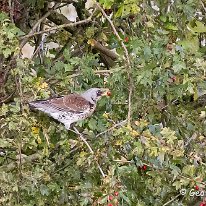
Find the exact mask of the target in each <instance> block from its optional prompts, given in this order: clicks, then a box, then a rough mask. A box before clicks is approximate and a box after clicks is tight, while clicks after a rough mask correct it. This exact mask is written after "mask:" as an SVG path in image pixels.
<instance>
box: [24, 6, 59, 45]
mask: <svg viewBox="0 0 206 206" xmlns="http://www.w3.org/2000/svg"><path fill="white" fill-rule="evenodd" d="M60 4H61V3H57V4H55V5H54V6H53V8H52V9H51V10H49V11H48V12H47V13H46V14H44V15H43V17H42V18H40V19H39V20H38V21H37V22H36V24H35V25H34V26H33V27H32V29H31V31H30V32H29V34H27V35H25V36H23V37H22V38H21V39H23V41H22V42H21V44H20V48H23V46H24V45H25V44H26V42H27V41H28V39H29V38H30V37H32V36H34V34H35V33H34V32H35V31H36V29H37V27H38V26H39V25H40V24H41V23H42V22H43V21H44V20H45V19H46V18H47V17H48V16H49V15H50V14H51V13H52V12H53V11H54V10H55V9H56V8H57V7H58V6H59V5H60Z"/></svg>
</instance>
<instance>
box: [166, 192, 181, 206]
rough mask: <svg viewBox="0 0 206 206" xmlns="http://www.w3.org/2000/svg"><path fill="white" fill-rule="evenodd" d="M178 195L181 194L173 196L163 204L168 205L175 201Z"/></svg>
mask: <svg viewBox="0 0 206 206" xmlns="http://www.w3.org/2000/svg"><path fill="white" fill-rule="evenodd" d="M179 196H181V194H178V195H176V196H175V197H174V198H172V199H171V200H170V201H168V202H166V203H165V204H164V205H163V206H166V205H169V204H170V203H172V202H173V201H175V200H176V199H177V198H178V197H179Z"/></svg>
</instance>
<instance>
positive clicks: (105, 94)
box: [101, 88, 111, 96]
mask: <svg viewBox="0 0 206 206" xmlns="http://www.w3.org/2000/svg"><path fill="white" fill-rule="evenodd" d="M101 96H111V92H110V90H109V89H107V88H106V89H102V95H101Z"/></svg>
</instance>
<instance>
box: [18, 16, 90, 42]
mask: <svg viewBox="0 0 206 206" xmlns="http://www.w3.org/2000/svg"><path fill="white" fill-rule="evenodd" d="M92 16H93V13H92V14H91V16H89V17H88V18H87V19H84V20H82V21H77V22H74V23H68V24H62V25H59V26H54V27H51V28H49V29H45V30H44V31H39V32H35V33H32V34H27V35H25V36H22V37H20V38H21V39H24V38H30V37H32V36H35V35H39V34H44V33H48V32H50V31H54V30H57V29H62V28H65V27H74V26H77V25H80V24H86V23H89V22H90V21H92Z"/></svg>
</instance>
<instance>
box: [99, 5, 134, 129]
mask: <svg viewBox="0 0 206 206" xmlns="http://www.w3.org/2000/svg"><path fill="white" fill-rule="evenodd" d="M96 6H97V7H98V9H99V10H100V11H101V12H102V14H103V16H104V17H105V18H106V19H107V21H108V22H109V23H110V25H111V27H112V29H113V31H114V34H115V36H116V37H117V39H118V40H119V41H120V43H121V46H122V48H123V50H124V54H125V58H126V61H127V67H128V68H127V76H128V80H129V96H128V115H127V121H128V125H130V124H131V113H132V111H131V109H132V108H131V107H132V93H133V82H132V77H131V75H132V71H131V62H130V59H129V53H128V51H127V48H126V46H125V44H124V42H123V40H122V39H121V37H120V36H119V34H118V32H117V30H116V28H115V26H114V24H113V22H112V20H111V19H110V18H109V17H108V16H107V14H106V13H105V11H104V9H103V8H102V7H101V6H100V5H99V3H97V2H96Z"/></svg>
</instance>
